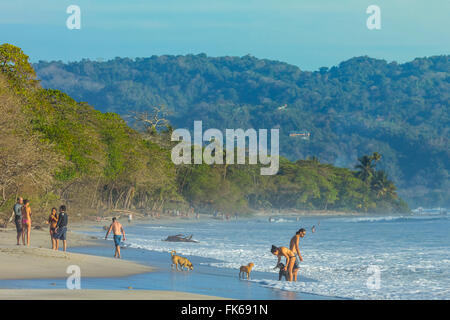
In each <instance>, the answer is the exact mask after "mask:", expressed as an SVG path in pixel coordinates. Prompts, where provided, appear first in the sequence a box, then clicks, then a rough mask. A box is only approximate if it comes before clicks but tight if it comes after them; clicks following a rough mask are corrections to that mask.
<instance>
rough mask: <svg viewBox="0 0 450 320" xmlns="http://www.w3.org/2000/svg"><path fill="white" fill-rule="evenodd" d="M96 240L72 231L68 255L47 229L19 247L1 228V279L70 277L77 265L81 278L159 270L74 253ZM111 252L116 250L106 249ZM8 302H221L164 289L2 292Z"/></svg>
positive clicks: (79, 227)
mask: <svg viewBox="0 0 450 320" xmlns="http://www.w3.org/2000/svg"><path fill="white" fill-rule="evenodd" d="M103 224H105V225H106V223H103V222H100V223H95V222H87V223H78V224H77V225H76V227H75V228H74V229H76V230H86V229H88V228H89V227H90V226H93V225H97V226H99V225H103ZM99 245H101V244H100V243H99V241H97V240H96V238H94V237H89V236H86V235H82V234H78V233H75V232H71V231H69V232H68V252H63V251H62V250H61V249H60V250H59V251H54V250H51V249H49V247H50V236H49V233H48V230H47V229H43V230H32V232H31V246H30V247H26V246H23V245H19V246H18V245H16V230H15V228H13V227H8V228H2V229H0V261H1V264H0V280H16V279H63V278H67V277H68V276H69V274H68V273H66V271H67V267H68V266H70V265H77V266H79V267H80V270H81V277H95V278H114V277H125V276H130V275H135V274H142V273H148V272H152V271H154V270H155V268H153V267H151V266H147V265H143V264H139V263H135V262H132V261H127V260H120V259H113V258H106V257H100V256H95V255H89V254H80V253H73V252H70V248H73V247H77V246H83V247H86V246H99ZM105 250H110V251H111V256H112V255H113V252H114V251H113V248H112V247H110V248H109V247H108V248H107V247H105ZM4 299H26V300H33V299H44V300H46V299H52V300H54V299H62V300H72V299H76V300H77V299H84V300H91V299H93V300H122V299H125V300H128V299H133V300H149V299H150V300H165V299H175V300H184V299H202V300H204V299H218V298H217V297H213V296H206V295H199V294H191V293H185V292H177V291H160V290H85V289H83V290H61V289H52V288H49V289H45V290H42V289H39V290H35V289H9V288H8V289H0V300H4Z"/></svg>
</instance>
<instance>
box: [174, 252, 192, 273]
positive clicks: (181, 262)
mask: <svg viewBox="0 0 450 320" xmlns="http://www.w3.org/2000/svg"><path fill="white" fill-rule="evenodd" d="M170 255H171V256H172V269H173V266H175V267H176V268H177V271H179V269H178V266H180V269H181V271H183V268H186V269H187V270H194V265H193V264H192V263H191V262H190V261H189V259H188V258H185V257H181V256H179V255H177V254H176V251H175V250H172V251H171V252H170Z"/></svg>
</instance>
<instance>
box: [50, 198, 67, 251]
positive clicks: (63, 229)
mask: <svg viewBox="0 0 450 320" xmlns="http://www.w3.org/2000/svg"><path fill="white" fill-rule="evenodd" d="M68 222H69V217H68V216H67V212H66V206H65V205H62V206H61V207H59V216H58V223H57V224H56V230H55V233H54V234H53V238H55V239H56V246H55V250H58V248H59V240H62V242H63V248H64V251H66V249H67V241H66V233H67V224H68Z"/></svg>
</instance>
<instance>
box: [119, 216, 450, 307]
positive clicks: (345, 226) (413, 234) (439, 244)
mask: <svg viewBox="0 0 450 320" xmlns="http://www.w3.org/2000/svg"><path fill="white" fill-rule="evenodd" d="M449 219H450V216H449V215H447V214H432V215H413V216H409V215H408V216H389V215H386V216H376V217H307V218H300V220H299V221H297V219H296V218H295V217H294V218H293V217H276V218H275V221H273V222H269V221H268V219H267V218H254V219H245V220H241V219H240V220H236V221H235V220H232V221H220V220H213V219H211V220H207V221H201V222H192V223H191V222H190V223H184V224H183V223H172V224H152V225H140V226H136V225H134V226H130V227H127V237H128V239H129V240H127V242H126V243H125V245H126V246H128V247H131V248H137V249H143V250H150V251H156V252H161V253H168V252H169V251H171V250H176V251H177V253H179V254H181V255H184V256H188V257H202V258H209V259H210V260H208V259H206V260H204V261H202V262H200V264H201V265H203V266H208V267H210V269H211V270H212V271H210V272H213V273H214V270H216V273H217V275H218V276H220V274H221V273H222V272H221V271H220V270H223V269H228V270H230V271H232V272H236V275H237V273H238V269H239V267H240V266H241V265H246V264H248V263H249V262H253V263H254V264H255V267H254V270H255V271H256V272H255V273H254V275H253V279H251V280H250V281H251V282H252V283H254V284H256V285H258V286H261V287H264V288H269V289H273V290H282V291H288V292H297V293H304V294H313V295H319V296H327V297H340V298H351V299H450V257H449V253H450V233H449V230H450V221H449ZM313 225H315V226H316V232H315V233H312V232H311V227H312V226H313ZM300 227H304V228H305V229H307V234H306V236H305V237H304V238H303V239H301V240H300V251H301V253H302V256H303V258H304V262H302V263H301V265H300V271H299V280H300V281H298V282H296V283H294V282H286V281H278V280H277V273H278V271H275V270H273V267H274V266H275V265H276V261H277V258H276V257H275V256H273V255H272V254H271V253H270V248H271V245H272V244H274V245H277V246H288V245H289V240H290V238H291V236H292V235H293V234H295V231H296V230H298V229H299V228H300ZM178 233H182V234H187V235H189V234H193V239H195V240H198V241H200V242H199V243H173V242H164V241H161V240H162V239H164V238H166V237H167V236H168V235H173V234H178ZM282 261H284V259H282ZM374 270H378V271H379V272H378V273H377V272H375V271H374ZM377 274H378V275H379V277H378V279H379V282H378V284H379V285H378V286H376V285H375V286H374V285H373V284H376V283H377V282H376V281H375V280H374V279H375V277H376V276H377ZM224 281H225V280H224ZM227 281H228V280H227ZM374 281H375V282H374ZM371 284H372V285H371Z"/></svg>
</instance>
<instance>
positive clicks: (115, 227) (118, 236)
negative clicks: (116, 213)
mask: <svg viewBox="0 0 450 320" xmlns="http://www.w3.org/2000/svg"><path fill="white" fill-rule="evenodd" d="M111 230H112V232H113V235H114V246H115V248H116V251H115V252H114V258H119V259H120V242H121V241H122V235H123V241H125V240H126V239H125V230H123V227H122V225H121V224H120V222H119V221H117V219H116V217H114V218H112V223H111V225H110V226H109V229H108V232H107V233H106V236H105V240H106V239H107V238H108V235H109V233H110V232H111Z"/></svg>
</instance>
